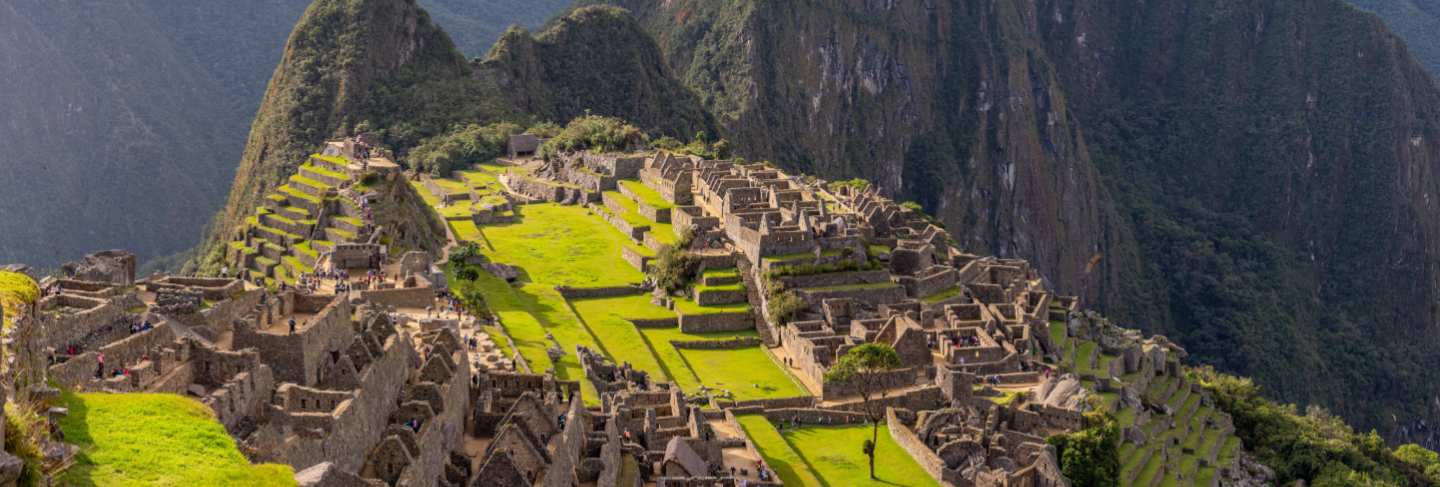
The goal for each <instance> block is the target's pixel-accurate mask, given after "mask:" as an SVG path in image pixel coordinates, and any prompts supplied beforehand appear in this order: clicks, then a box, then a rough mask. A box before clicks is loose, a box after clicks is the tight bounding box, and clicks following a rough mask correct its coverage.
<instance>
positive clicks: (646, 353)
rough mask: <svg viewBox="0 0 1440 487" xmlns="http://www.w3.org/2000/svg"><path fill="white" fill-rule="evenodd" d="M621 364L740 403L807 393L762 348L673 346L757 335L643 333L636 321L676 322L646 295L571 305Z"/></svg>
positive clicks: (673, 331) (667, 330) (660, 330)
mask: <svg viewBox="0 0 1440 487" xmlns="http://www.w3.org/2000/svg"><path fill="white" fill-rule="evenodd" d="M570 304H571V305H572V306H574V308H575V311H576V313H578V314H579V315H580V317H581V318H582V319H583V320H584V322H585V324H586V325H588V326H589V328H590V330H592V331H593V332H594V334H595V335H596V336H597V337H599V339H600V342H601V343H602V344H604V350H605V352H606V353H607V354H608V355H609V356H610V358H611V359H614V360H615V361H617V362H629V363H630V364H631V365H633V366H635V367H636V368H639V369H641V370H645V371H648V372H651V373H652V374H654V373H659V374H660V375H661V378H662V379H665V380H671V381H674V382H675V383H676V384H678V385H679V386H680V388H681V389H684V390H686V391H695V390H697V389H699V387H700V386H701V385H704V386H708V387H710V388H712V389H727V390H730V391H731V392H733V393H734V394H735V398H736V399H737V400H742V401H744V400H751V399H770V398H779V397H797V396H804V395H807V394H808V393H807V392H806V391H805V389H804V388H802V387H801V386H800V385H799V384H796V383H795V380H794V379H792V378H791V377H790V375H789V374H786V373H785V371H784V370H782V369H781V368H780V366H779V365H777V364H776V363H775V361H774V360H772V359H771V358H770V356H769V355H767V354H766V353H765V351H764V350H762V349H760V347H758V346H756V347H748V348H743V349H736V350H680V349H677V348H675V347H674V346H673V345H671V341H695V340H723V339H729V338H735V337H751V336H755V331H753V330H746V331H741V332H731V333H704V334H697V333H684V332H681V331H680V329H679V328H678V327H674V328H646V329H638V328H636V327H635V325H634V323H632V322H631V321H630V320H632V319H660V318H672V317H674V316H675V315H674V313H672V312H670V310H667V309H665V308H662V307H660V306H656V305H654V304H651V303H650V297H649V296H647V295H634V296H621V297H613V298H598V299H580V300H574V301H571V303H570Z"/></svg>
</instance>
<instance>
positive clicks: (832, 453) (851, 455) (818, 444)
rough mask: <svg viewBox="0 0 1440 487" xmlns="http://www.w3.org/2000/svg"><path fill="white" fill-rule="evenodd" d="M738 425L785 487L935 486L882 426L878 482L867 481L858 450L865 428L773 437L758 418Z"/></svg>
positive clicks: (807, 428) (772, 431) (867, 433)
mask: <svg viewBox="0 0 1440 487" xmlns="http://www.w3.org/2000/svg"><path fill="white" fill-rule="evenodd" d="M739 419H740V424H741V426H742V427H743V428H744V429H745V432H746V434H747V435H749V436H750V440H751V441H753V442H755V446H756V448H757V449H759V450H760V455H761V456H763V457H765V463H766V464H768V465H770V467H771V468H774V469H775V471H776V473H778V474H779V476H780V480H781V481H782V482H784V483H785V485H830V486H841V485H844V486H877V487H878V486H896V485H905V486H936V485H939V484H938V483H936V482H935V480H934V479H933V478H932V477H930V474H929V473H926V472H925V470H924V469H923V468H921V467H920V465H919V464H918V463H915V460H914V459H913V458H911V457H910V454H908V453H906V452H905V450H903V449H901V448H900V446H899V445H896V444H895V440H894V439H892V438H891V437H890V431H889V430H888V429H886V428H885V427H884V425H881V427H880V441H879V443H878V444H877V445H876V450H875V451H876V455H875V476H876V477H878V480H871V479H870V470H869V459H868V458H867V457H866V456H865V454H864V453H863V452H862V451H861V445H862V444H863V443H864V442H865V440H868V439H870V425H865V424H858V425H849V426H805V427H802V428H799V429H791V430H786V431H784V432H777V431H776V430H775V428H774V426H773V425H772V424H770V422H769V421H768V420H766V419H765V417H764V416H750V415H747V416H741V417H740V418H739ZM777 438H778V440H777Z"/></svg>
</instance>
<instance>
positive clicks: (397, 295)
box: [360, 287, 435, 309]
mask: <svg viewBox="0 0 1440 487" xmlns="http://www.w3.org/2000/svg"><path fill="white" fill-rule="evenodd" d="M360 299H363V300H365V301H368V302H371V303H374V304H378V305H381V306H394V307H396V308H413V309H425V308H427V307H430V306H433V305H434V304H435V289H434V288H430V287H411V288H404V289H379V290H374V291H360Z"/></svg>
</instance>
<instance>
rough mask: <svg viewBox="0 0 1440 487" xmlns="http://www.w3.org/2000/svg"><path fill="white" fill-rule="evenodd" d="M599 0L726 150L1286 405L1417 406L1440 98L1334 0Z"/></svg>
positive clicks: (1429, 297)
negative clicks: (812, 176) (919, 230)
mask: <svg viewBox="0 0 1440 487" xmlns="http://www.w3.org/2000/svg"><path fill="white" fill-rule="evenodd" d="M614 3H617V4H619V5H622V6H624V7H626V8H629V9H631V10H632V11H634V12H635V13H636V14H637V15H638V16H639V17H640V19H641V21H642V23H643V24H644V25H645V26H646V28H647V30H649V31H650V32H651V33H652V34H653V35H654V36H655V37H656V39H657V42H659V44H660V46H661V49H662V51H663V52H664V53H665V55H666V58H667V60H668V62H669V63H670V65H671V67H672V68H673V69H674V70H675V72H676V73H677V74H679V76H680V78H681V79H682V80H683V82H684V83H685V84H686V85H688V86H690V87H691V88H692V89H694V90H695V91H696V92H697V93H699V97H700V98H701V100H702V102H703V103H704V104H705V105H706V107H707V108H709V109H710V110H711V111H712V112H713V113H714V114H715V115H716V116H717V118H718V120H719V123H720V125H721V127H722V132H723V133H724V135H726V136H727V137H729V138H731V140H732V142H734V145H735V146H736V147H737V148H738V150H739V151H740V152H741V153H742V155H745V156H747V157H751V158H770V159H774V160H776V161H777V162H780V163H782V164H783V165H786V166H789V167H792V168H797V169H801V170H806V171H810V172H814V173H818V174H821V175H824V176H831V177H849V176H861V177H867V178H870V179H873V180H877V181H883V182H884V185H885V186H886V188H887V189H888V190H890V191H892V192H895V193H898V194H899V195H900V196H901V197H904V198H908V199H915V200H917V201H919V202H921V203H922V204H924V205H925V206H926V208H928V209H930V210H931V211H932V212H934V213H936V214H938V215H939V216H940V217H941V218H942V219H943V220H944V221H945V222H946V223H947V225H948V226H949V229H950V231H951V232H952V233H953V234H955V236H956V237H957V238H958V239H959V240H960V241H961V242H963V243H964V244H965V245H966V246H967V247H969V248H972V249H974V250H975V251H977V252H981V253H990V252H993V253H997V254H1000V255H1016V256H1021V257H1025V258H1028V259H1031V260H1032V261H1034V262H1036V263H1037V265H1039V266H1040V267H1041V268H1042V269H1044V271H1045V273H1046V275H1048V276H1049V277H1050V278H1051V279H1053V280H1054V281H1055V284H1056V286H1057V287H1058V288H1059V289H1061V290H1062V291H1064V292H1068V293H1074V294H1079V295H1081V296H1083V297H1085V298H1086V299H1087V300H1088V302H1089V303H1090V304H1091V305H1095V306H1099V307H1102V308H1106V309H1107V311H1109V312H1110V313H1111V314H1112V315H1115V316H1120V317H1124V318H1128V319H1129V320H1132V321H1134V322H1135V323H1136V324H1138V325H1140V326H1142V327H1146V328H1148V329H1149V330H1151V331H1160V332H1165V333H1169V334H1171V335H1173V336H1175V337H1176V338H1178V339H1179V340H1180V342H1181V343H1184V344H1185V345H1186V346H1188V347H1190V348H1191V350H1192V351H1193V352H1195V355H1196V357H1197V358H1198V359H1199V360H1201V361H1204V362H1210V363H1216V364H1218V365H1219V366H1220V367H1222V368H1224V369H1227V370H1232V371H1238V372H1242V373H1245V374H1247V375H1251V376H1255V377H1257V379H1258V380H1260V382H1261V383H1262V384H1264V385H1265V386H1266V387H1267V388H1268V389H1269V390H1270V392H1271V393H1272V394H1274V395H1276V396H1278V397H1280V398H1282V399H1285V400H1292V401H1299V402H1302V403H1310V402H1314V403H1320V404H1324V405H1328V406H1331V407H1332V408H1334V409H1336V410H1338V411H1339V412H1341V413H1344V414H1346V415H1347V416H1349V417H1351V418H1353V419H1358V420H1360V422H1361V423H1362V424H1363V425H1365V426H1374V427H1379V428H1382V430H1386V431H1391V432H1394V433H1396V434H1397V435H1398V433H1399V432H1401V431H1403V427H1404V426H1405V425H1406V424H1407V421H1411V420H1414V419H1418V418H1420V417H1424V416H1425V415H1427V414H1428V413H1429V411H1427V409H1428V408H1427V406H1426V404H1428V403H1430V402H1431V401H1432V400H1433V399H1434V396H1435V393H1436V387H1435V385H1434V384H1436V383H1437V382H1436V380H1435V379H1436V377H1435V375H1436V372H1434V371H1435V370H1437V367H1436V365H1437V358H1440V352H1436V351H1434V350H1429V349H1433V348H1434V347H1433V346H1431V345H1433V344H1434V343H1435V340H1436V326H1435V324H1436V323H1437V309H1436V308H1437V307H1436V305H1435V303H1436V302H1437V300H1440V294H1437V289H1440V287H1437V279H1440V268H1437V266H1436V261H1437V258H1440V247H1437V243H1436V237H1437V235H1436V231H1437V230H1440V225H1436V224H1435V223H1433V222H1435V221H1440V220H1437V217H1440V215H1437V208H1436V206H1435V205H1436V203H1435V201H1434V198H1436V197H1437V196H1436V191H1437V190H1440V188H1436V187H1435V186H1434V184H1435V179H1434V176H1433V175H1432V174H1433V173H1434V172H1435V170H1436V169H1437V165H1436V163H1437V157H1440V156H1437V152H1436V151H1437V143H1436V137H1437V135H1440V134H1436V133H1435V131H1436V130H1437V127H1440V124H1437V123H1436V122H1437V121H1440V120H1437V119H1436V116H1437V110H1440V98H1437V96H1440V95H1437V93H1440V90H1437V88H1436V86H1435V84H1434V83H1433V82H1432V81H1431V80H1430V78H1429V77H1427V76H1426V74H1425V73H1424V72H1423V70H1422V69H1421V68H1420V67H1419V66H1418V65H1417V64H1416V63H1415V62H1414V61H1413V60H1412V59H1411V58H1410V57H1409V55H1408V54H1407V53H1406V51H1405V48H1404V46H1403V44H1402V43H1401V42H1400V41H1399V40H1398V39H1396V38H1395V37H1394V36H1392V35H1390V34H1389V33H1388V32H1387V31H1386V30H1385V28H1384V27H1383V26H1382V25H1381V24H1380V22H1379V21H1378V20H1377V19H1375V18H1374V17H1371V16H1368V15H1365V14H1362V13H1360V12H1358V11H1356V10H1355V9H1353V8H1351V7H1349V6H1348V5H1346V4H1343V3H1341V2H1339V1H1335V0H1312V1H1304V2H1274V1H1267V0H1242V1H1238V2H1236V1H1210V0H1169V1H1159V2H1148V3H1146V4H1144V5H1129V4H1127V5H1123V6H1122V5H1119V4H1114V3H1113V2H1110V3H1106V2H1098V1H1093V0H1044V1H1039V2H1011V1H1001V2H990V3H986V2H964V1H958V0H950V1H944V0H941V1H933V2H875V1H861V0H853V1H836V2H759V1H751V0H730V1H724V2H715V1H700V0H691V1H686V0H665V1H660V0H617V1H615V2H614ZM1427 344H1428V345H1427ZM1352 398H1365V399H1364V400H1361V401H1360V402H1354V401H1353V400H1352ZM1374 399H1384V400H1385V401H1374ZM1391 413H1394V414H1395V417H1397V418H1401V419H1400V420H1399V421H1392V420H1391V419H1390V418H1391Z"/></svg>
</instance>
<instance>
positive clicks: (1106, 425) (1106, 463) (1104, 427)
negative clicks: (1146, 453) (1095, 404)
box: [1045, 410, 1120, 487]
mask: <svg viewBox="0 0 1440 487" xmlns="http://www.w3.org/2000/svg"><path fill="white" fill-rule="evenodd" d="M1085 424H1086V427H1085V429H1083V430H1080V431H1076V432H1074V433H1069V434H1064V435H1055V436H1052V437H1050V438H1049V439H1048V440H1045V441H1046V442H1047V443H1049V444H1051V445H1054V446H1055V451H1056V453H1057V454H1058V456H1059V460H1060V471H1061V472H1064V473H1065V478H1067V479H1070V483H1071V485H1073V486H1075V487H1089V486H1110V485H1119V484H1120V428H1119V426H1117V425H1116V423H1115V418H1113V417H1111V416H1110V414H1109V413H1107V412H1104V411H1102V410H1096V411H1091V412H1088V413H1085Z"/></svg>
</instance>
